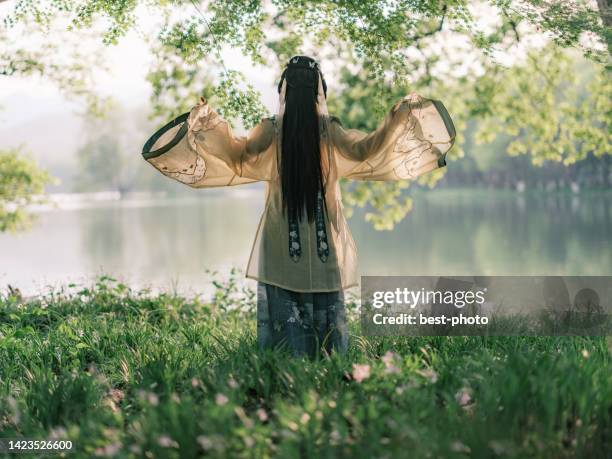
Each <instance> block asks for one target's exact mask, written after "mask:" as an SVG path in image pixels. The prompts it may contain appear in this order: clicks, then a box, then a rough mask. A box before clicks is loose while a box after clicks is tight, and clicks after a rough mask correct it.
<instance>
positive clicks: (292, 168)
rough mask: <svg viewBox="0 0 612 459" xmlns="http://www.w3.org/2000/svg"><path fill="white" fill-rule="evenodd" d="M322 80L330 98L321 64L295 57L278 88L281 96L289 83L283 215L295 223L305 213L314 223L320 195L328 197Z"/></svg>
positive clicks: (283, 154) (282, 166) (284, 134)
mask: <svg viewBox="0 0 612 459" xmlns="http://www.w3.org/2000/svg"><path fill="white" fill-rule="evenodd" d="M319 77H320V78H321V79H322V81H321V83H322V86H323V90H324V92H325V96H326V97H327V84H326V83H325V79H324V78H323V75H322V74H321V72H320V70H319V65H318V63H317V62H316V61H315V60H314V59H312V58H310V57H308V56H294V57H292V58H291V59H290V60H289V63H288V64H287V67H286V68H285V70H284V71H283V74H282V76H281V80H280V83H279V85H278V91H279V93H280V91H281V88H282V85H283V80H285V81H286V88H285V111H284V115H283V131H282V147H281V158H280V176H281V192H282V200H283V212H284V213H286V214H287V215H288V217H289V219H290V220H291V219H292V220H294V221H300V220H301V219H302V217H303V214H304V211H305V212H306V216H307V217H308V221H313V219H314V215H315V208H316V205H317V195H318V193H319V192H320V193H321V194H322V195H323V197H324V194H325V189H324V186H323V172H322V169H321V146H320V137H319V115H318V112H317V94H318V88H319ZM323 202H324V203H325V199H323Z"/></svg>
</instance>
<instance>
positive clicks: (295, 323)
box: [257, 282, 348, 359]
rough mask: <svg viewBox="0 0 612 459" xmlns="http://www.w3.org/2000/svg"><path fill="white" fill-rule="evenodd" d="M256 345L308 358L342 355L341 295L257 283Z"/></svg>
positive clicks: (343, 314) (344, 340) (344, 338)
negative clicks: (334, 354)
mask: <svg viewBox="0 0 612 459" xmlns="http://www.w3.org/2000/svg"><path fill="white" fill-rule="evenodd" d="M257 342H258V345H259V348H260V349H267V348H272V349H286V350H288V351H289V352H290V353H291V354H292V355H294V356H296V357H298V356H308V357H310V358H311V359H314V358H317V357H318V356H322V355H326V354H327V355H329V354H331V353H332V352H339V353H342V354H344V353H346V351H347V349H348V323H347V318H346V310H345V305H344V293H343V292H342V291H336V292H308V293H304V292H294V291H291V290H286V289H284V288H281V287H277V286H275V285H270V284H265V283H263V282H258V283H257Z"/></svg>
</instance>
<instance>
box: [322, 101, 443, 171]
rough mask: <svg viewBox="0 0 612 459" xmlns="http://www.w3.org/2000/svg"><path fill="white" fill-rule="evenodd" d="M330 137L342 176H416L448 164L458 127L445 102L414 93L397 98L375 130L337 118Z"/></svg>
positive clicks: (331, 128)
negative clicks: (355, 126) (347, 125)
mask: <svg viewBox="0 0 612 459" xmlns="http://www.w3.org/2000/svg"><path fill="white" fill-rule="evenodd" d="M330 137H331V141H332V144H333V145H334V147H335V148H334V149H335V151H336V155H335V156H336V165H337V168H338V175H339V176H340V177H346V178H349V179H355V180H401V179H415V178H417V177H419V176H420V175H423V174H425V173H427V172H430V171H432V170H434V169H438V168H440V167H444V166H446V153H447V152H448V151H449V150H450V148H451V147H452V146H453V144H454V142H455V127H454V125H453V122H452V120H451V117H450V115H449V114H448V112H447V110H446V108H445V107H444V105H443V104H442V103H441V102H440V101H437V100H432V99H426V98H424V97H421V96H419V95H417V94H411V95H410V96H406V97H405V98H404V99H402V100H400V101H399V102H397V103H396V104H395V105H394V106H393V108H392V109H391V110H390V111H389V112H388V113H387V115H386V116H385V119H384V120H383V121H382V122H381V123H380V124H379V126H378V128H377V129H376V130H374V131H373V132H370V133H365V132H363V131H359V130H357V129H344V128H343V127H342V124H341V123H340V122H339V121H338V120H337V119H336V120H335V121H334V122H332V123H331V127H330Z"/></svg>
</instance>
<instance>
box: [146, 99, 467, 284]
mask: <svg viewBox="0 0 612 459" xmlns="http://www.w3.org/2000/svg"><path fill="white" fill-rule="evenodd" d="M325 112H326V111H325ZM282 116H283V115H282V110H281V111H280V113H279V115H277V116H274V117H271V118H266V119H264V120H262V121H261V122H260V123H259V124H258V125H257V126H255V127H254V128H253V129H252V130H251V131H250V132H249V133H248V135H247V136H243V137H238V136H234V135H233V134H232V130H231V128H230V126H229V124H228V123H227V122H226V121H225V120H223V118H221V117H220V116H219V115H218V114H217V113H216V112H215V111H214V110H213V109H212V108H211V107H210V106H209V105H208V103H207V102H206V101H205V100H204V99H201V101H200V103H198V104H197V105H196V106H195V107H194V108H193V109H192V110H191V111H190V112H189V113H185V114H184V115H181V116H180V117H178V118H176V119H175V120H173V121H171V122H170V123H168V124H167V125H166V126H164V127H163V128H161V129H160V130H159V131H158V132H157V133H156V134H154V135H153V137H151V139H149V141H148V142H147V144H146V145H145V147H144V149H143V156H144V158H145V159H146V160H147V161H148V162H149V163H150V164H151V165H152V166H153V167H155V168H156V169H157V170H159V171H160V172H161V173H162V174H164V175H166V176H168V177H170V178H173V179H175V180H178V181H179V182H182V183H184V184H186V185H189V186H191V187H194V188H206V187H218V186H231V185H240V184H243V183H251V182H256V181H263V182H265V184H266V192H265V210H264V212H263V215H262V217H261V220H260V222H259V226H258V227H257V231H256V234H255V241H254V243H253V248H252V250H251V255H250V257H249V262H248V265H247V271H246V276H247V277H249V278H252V279H257V280H259V281H262V282H265V283H268V284H272V285H277V286H280V287H283V288H286V289H289V290H293V291H298V292H325V291H335V290H341V289H346V288H348V287H352V286H355V285H357V284H358V279H359V278H358V272H357V251H356V248H355V242H354V241H353V238H352V236H351V233H350V230H349V228H348V226H347V223H346V220H345V218H344V215H343V212H342V200H341V196H340V187H339V179H340V178H343V177H344V178H347V179H355V180H401V179H415V178H417V177H419V176H420V175H423V174H425V173H427V172H430V171H432V170H434V169H438V168H440V167H443V166H445V165H446V162H445V155H446V152H447V151H448V150H449V149H450V148H451V147H452V145H453V143H454V141H455V129H454V127H453V123H452V121H451V118H450V116H449V115H448V113H447V111H446V109H445V108H444V106H443V105H442V103H440V102H439V101H435V100H430V99H426V98H423V97H421V96H418V95H416V94H412V95H410V96H407V97H406V98H404V99H402V100H401V101H399V102H398V103H396V104H395V105H394V106H393V108H392V109H391V110H390V111H389V113H388V114H387V115H386V117H385V119H384V120H383V121H382V122H381V123H380V125H379V126H378V128H377V129H376V130H375V131H373V132H371V133H364V132H361V131H358V130H355V129H345V128H344V127H343V126H342V125H341V124H340V122H339V121H338V120H337V119H336V118H334V117H329V116H327V115H326V114H324V115H322V116H321V117H320V120H321V123H320V126H321V157H322V165H323V171H324V174H325V177H326V179H325V197H326V203H327V209H328V219H326V220H325V227H326V236H327V243H328V244H329V256H328V257H327V258H326V260H325V261H322V259H321V258H319V256H318V252H317V234H316V228H315V226H314V224H313V223H308V221H307V219H303V221H302V222H301V223H300V224H299V236H300V238H299V242H300V244H301V256H300V257H299V259H298V260H297V261H294V260H293V259H292V258H291V257H290V255H289V243H290V241H289V239H290V238H289V232H288V222H287V220H286V218H285V217H284V216H283V212H282V204H281V188H280V180H279V179H280V177H279V172H278V171H279V159H280V157H281V156H280V145H281V140H280V139H281V128H282ZM169 237H171V236H169ZM219 242H220V243H222V241H219Z"/></svg>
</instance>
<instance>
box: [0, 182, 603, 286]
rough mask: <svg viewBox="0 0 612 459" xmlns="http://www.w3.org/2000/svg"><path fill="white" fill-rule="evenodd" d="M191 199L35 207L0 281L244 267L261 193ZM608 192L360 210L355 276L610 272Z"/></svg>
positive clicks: (441, 200) (11, 241) (139, 279)
mask: <svg viewBox="0 0 612 459" xmlns="http://www.w3.org/2000/svg"><path fill="white" fill-rule="evenodd" d="M194 194H195V196H194V198H193V199H180V200H179V199H174V200H173V199H159V200H127V201H114V202H113V201H111V202H104V203H97V204H95V205H87V206H81V208H76V209H56V210H50V211H44V212H40V213H39V214H38V221H37V222H36V223H35V225H34V226H33V227H32V229H30V230H29V231H26V232H23V233H20V234H16V235H15V234H0V287H5V286H6V285H7V284H11V285H13V286H17V287H19V288H20V289H21V290H22V291H24V292H28V293H36V292H38V291H41V290H42V289H45V288H46V287H47V286H55V287H57V286H59V285H62V284H65V283H68V282H89V280H90V279H92V277H93V276H95V275H99V274H103V273H106V274H110V275H112V276H113V277H116V278H119V279H121V280H123V281H124V282H128V283H130V284H131V285H134V286H136V287H143V286H152V287H156V288H161V289H177V290H178V291H180V292H183V293H188V292H206V291H209V289H210V276H209V274H207V273H206V270H207V269H211V270H219V271H220V272H221V273H227V272H228V270H229V269H230V268H231V267H238V268H241V269H244V268H246V263H247V260H248V256H249V252H250V249H251V244H252V241H253V238H254V235H255V230H256V227H257V224H258V221H259V217H260V214H261V211H262V209H263V192H261V190H254V191H253V193H252V194H251V195H249V196H247V197H245V193H234V192H232V191H229V192H228V193H227V194H225V195H213V194H210V193H209V194H207V193H206V191H205V190H202V191H200V192H194ZM247 195H248V193H247ZM611 198H612V192H609V193H583V194H579V195H571V194H517V193H508V192H485V191H475V190H461V191H456V190H434V191H431V192H426V193H422V194H419V195H416V196H415V199H414V209H413V211H412V212H411V213H410V214H409V215H408V217H407V218H406V219H405V220H404V221H403V222H402V223H401V224H399V225H397V226H396V228H395V229H394V230H393V231H391V232H389V231H376V230H374V229H373V228H372V227H371V226H370V224H369V223H367V222H365V221H364V219H363V212H359V211H358V212H356V213H355V215H354V216H353V217H352V218H351V219H350V220H349V225H350V226H351V229H352V232H353V236H354V238H355V241H356V243H357V247H358V253H359V261H360V272H361V274H362V275H442V274H447V275H450V274H454V275H472V274H479V275H494V274H497V275H503V274H505V275H519V274H522V275H529V274H540V275H612V250H611V244H610V240H611V237H610V235H612V199H611ZM248 282H249V283H251V281H248ZM250 285H253V284H252V283H251V284H250Z"/></svg>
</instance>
